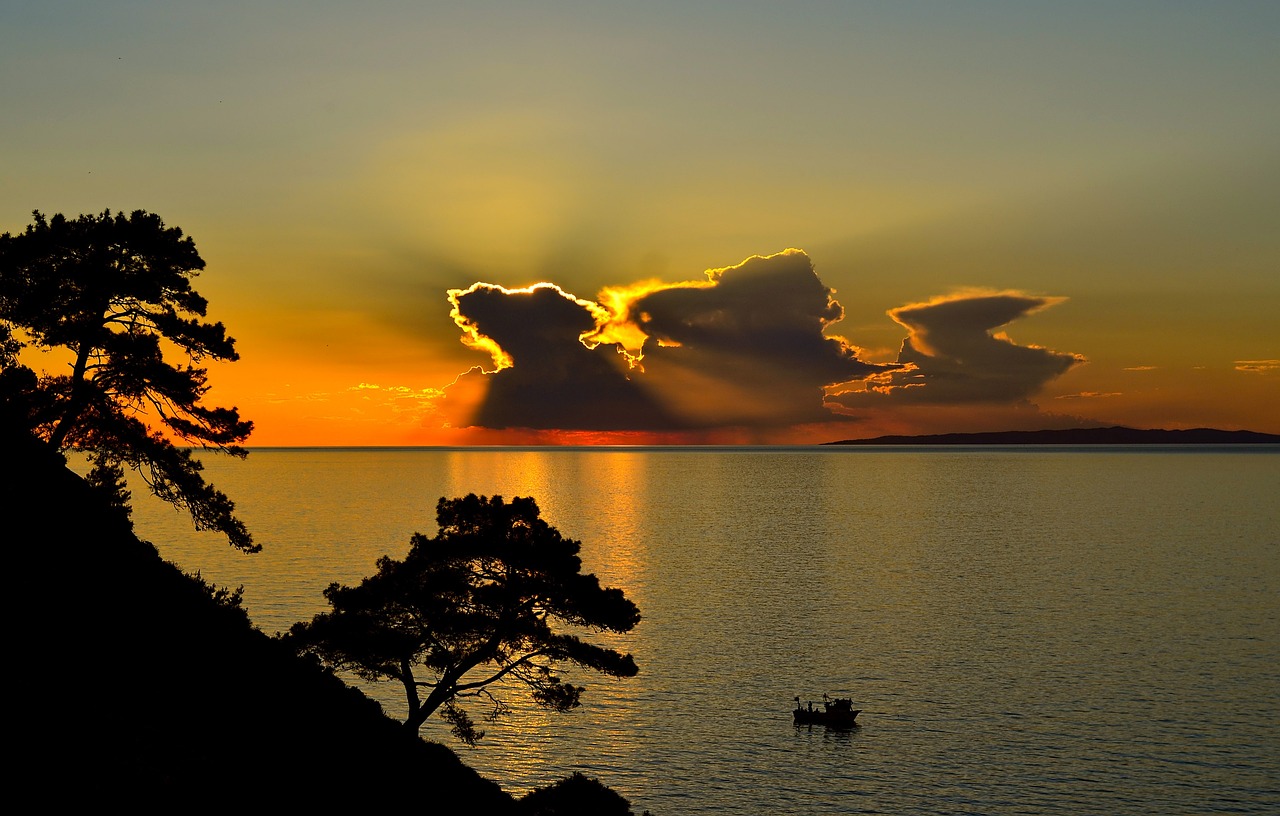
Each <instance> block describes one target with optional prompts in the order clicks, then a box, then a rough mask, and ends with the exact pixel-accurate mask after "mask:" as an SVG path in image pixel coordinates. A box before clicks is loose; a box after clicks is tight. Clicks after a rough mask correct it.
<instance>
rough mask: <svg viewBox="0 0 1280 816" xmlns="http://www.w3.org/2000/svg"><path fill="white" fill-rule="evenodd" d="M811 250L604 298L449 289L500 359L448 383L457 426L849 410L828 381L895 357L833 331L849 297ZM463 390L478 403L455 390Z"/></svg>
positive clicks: (608, 292)
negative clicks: (829, 283)
mask: <svg viewBox="0 0 1280 816" xmlns="http://www.w3.org/2000/svg"><path fill="white" fill-rule="evenodd" d="M833 295H834V290H831V289H829V288H827V287H826V286H825V285H823V283H822V281H821V280H819V278H818V276H817V274H816V273H815V272H814V269H813V265H812V263H811V262H810V260H809V258H808V256H807V255H805V253H804V252H802V251H800V250H796V249H789V250H786V251H785V252H781V253H778V254H776V255H769V256H753V257H751V258H748V259H747V260H745V261H743V262H742V263H740V264H737V265H735V266H730V267H724V268H719V269H712V270H709V271H707V273H706V278H705V280H701V281H687V282H681V283H667V284H664V283H659V282H656V281H642V282H639V283H635V284H631V285H629V286H618V287H609V288H606V289H604V290H603V291H602V292H601V294H600V295H599V298H600V302H593V301H588V300H584V299H582V298H578V297H576V296H574V295H572V294H569V293H567V292H565V291H564V290H562V289H561V288H560V287H558V286H556V285H554V284H549V283H542V284H538V285H536V286H532V287H527V288H525V289H506V288H504V287H501V286H496V285H493V284H487V283H477V284H474V285H472V286H471V287H469V288H467V289H461V290H450V292H449V300H450V302H451V304H452V305H453V310H452V312H451V314H452V316H453V319H454V321H455V322H456V323H457V325H458V326H459V327H460V328H462V329H463V332H464V335H463V342H464V343H465V344H467V345H468V346H470V347H471V348H474V349H477V350H480V351H484V352H485V353H487V354H489V355H490V358H491V359H492V360H493V362H494V369H493V370H492V371H489V372H483V371H479V370H472V371H471V372H468V373H467V374H464V375H462V376H461V377H459V378H458V380H456V381H455V382H454V383H453V384H452V385H450V386H448V387H447V388H446V389H445V395H446V396H445V399H444V400H443V401H442V403H443V405H445V406H446V410H445V414H446V416H448V418H449V419H448V421H449V423H450V424H451V425H453V426H454V427H476V426H478V427H487V428H534V429H559V430H576V431H595V430H611V431H636V430H639V431H691V430H696V429H708V428H717V427H725V426H732V427H751V428H763V427H782V426H788V425H793V424H796V423H803V422H822V421H829V420H832V419H837V418H839V417H838V416H837V415H835V414H833V413H832V412H831V410H830V409H829V407H828V406H826V405H824V395H825V390H826V389H827V388H829V387H831V386H833V385H838V384H847V383H850V382H853V381H856V380H860V379H863V378H866V377H868V376H872V375H880V374H884V373H887V372H889V371H892V370H894V369H896V368H898V367H899V366H897V365H896V364H891V365H875V364H871V363H867V362H864V361H862V360H860V359H859V352H860V349H858V348H857V347H855V346H853V345H852V344H850V343H849V342H848V341H847V340H845V339H844V338H842V337H838V336H829V335H827V334H826V333H825V330H826V329H827V327H828V326H830V325H831V324H832V323H835V322H836V321H838V320H840V319H841V318H842V317H843V316H844V310H843V309H842V308H841V306H840V304H839V303H838V302H836V300H835V299H834V297H833ZM455 393H457V394H458V395H459V396H461V395H462V394H464V393H465V394H467V395H468V397H467V401H468V402H469V403H470V407H469V409H468V410H466V411H463V410H462V403H463V400H454V395H455Z"/></svg>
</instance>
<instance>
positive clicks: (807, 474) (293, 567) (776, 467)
mask: <svg viewBox="0 0 1280 816" xmlns="http://www.w3.org/2000/svg"><path fill="white" fill-rule="evenodd" d="M206 461H207V463H208V470H207V472H208V474H209V476H210V479H211V481H213V482H214V483H215V484H217V485H218V486H219V487H221V488H222V489H223V490H224V491H226V492H227V493H228V494H229V495H231V496H232V497H233V498H234V499H235V500H236V501H237V503H238V505H239V508H240V509H241V511H242V513H241V514H242V517H243V518H244V520H245V521H246V523H247V524H248V525H249V526H250V528H251V529H252V531H253V532H254V535H255V536H256V539H257V541H258V542H259V543H261V544H262V545H263V548H264V551H263V552H262V553H261V554H259V555H255V556H244V555H239V554H236V553H235V552H233V551H231V550H230V548H228V547H227V546H226V544H225V543H223V542H222V541H221V540H219V539H218V538H217V537H215V536H212V535H207V534H195V533H193V532H192V531H191V529H190V522H189V521H188V520H187V519H186V518H185V517H184V516H182V515H180V514H178V513H176V512H175V511H173V510H171V509H170V508H169V507H167V506H165V505H159V504H155V503H149V502H143V501H139V502H137V504H138V508H137V509H136V511H135V519H136V524H137V529H138V532H139V534H140V535H141V536H142V537H144V538H149V539H150V540H152V541H153V542H154V543H155V544H156V545H157V546H158V547H159V549H160V551H161V552H162V553H163V554H164V555H165V556H166V557H167V558H170V559H171V560H174V561H176V562H177V563H178V564H179V565H181V566H182V567H184V568H185V569H187V570H189V571H193V572H194V571H197V570H199V571H200V572H201V573H202V574H203V575H204V577H205V578H207V579H209V580H211V581H213V582H215V583H217V584H220V585H228V586H231V587H235V586H239V585H243V586H244V597H245V602H246V606H247V608H248V611H249V613H250V615H251V616H252V617H253V619H254V621H255V622H256V623H257V625H258V626H259V627H260V628H262V629H263V630H264V631H266V632H268V633H273V632H276V631H280V630H284V629H287V628H288V626H289V625H290V624H291V623H293V622H294V621H296V620H302V619H309V618H310V617H311V616H312V615H314V614H315V613H317V612H320V611H323V610H324V609H325V603H324V599H323V598H322V596H321V590H322V589H323V588H324V587H325V586H326V585H328V584H329V583H330V582H332V581H340V582H343V583H355V582H358V581H359V580H360V579H361V578H362V577H364V576H365V575H367V574H369V573H370V572H372V570H373V565H374V561H375V559H376V558H377V557H379V556H381V555H383V554H388V555H392V556H394V557H400V556H403V555H404V553H405V552H406V551H407V549H408V541H409V536H410V534H411V533H413V532H415V531H421V532H424V533H428V534H431V533H434V532H435V529H436V527H435V504H436V501H437V500H438V499H439V498H440V497H442V496H447V497H453V496H461V495H465V494H467V493H479V494H501V495H504V496H507V497H510V496H533V497H534V498H536V499H537V501H538V503H539V506H540V507H541V508H542V510H543V516H544V518H547V519H548V520H549V521H550V522H551V523H552V524H554V525H556V526H557V527H558V528H559V529H560V530H561V532H563V533H565V534H566V535H569V536H571V537H573V538H577V539H580V540H581V541H582V542H583V560H584V562H585V568H586V569H587V570H588V571H592V572H595V573H596V574H598V575H599V576H600V577H601V579H602V581H603V582H604V583H605V584H607V585H612V586H617V587H620V588H622V589H623V590H625V591H626V593H627V595H628V596H630V597H631V598H632V599H633V600H635V602H636V603H637V604H638V605H639V607H640V609H641V612H642V614H643V615H644V620H643V622H642V623H641V624H640V626H639V627H638V628H637V629H636V630H635V631H634V632H633V633H631V634H629V635H627V636H626V637H619V638H615V639H613V641H612V643H613V645H615V646H616V647H617V648H621V649H623V650H629V651H631V652H632V653H633V654H634V655H635V656H636V660H637V663H638V664H639V665H640V668H641V673H640V675H639V676H638V677H635V678H632V679H629V680H624V681H614V680H609V679H606V678H599V677H595V676H580V677H578V678H577V679H578V680H579V681H581V682H582V683H583V684H585V685H586V686H587V687H588V690H587V692H586V694H585V695H584V705H583V706H582V707H581V708H579V709H577V710H576V711H574V712H570V713H568V714H550V713H546V712H543V711H541V710H539V709H537V708H534V707H530V706H528V705H523V706H518V707H517V709H516V711H515V713H514V714H513V715H512V716H511V717H510V718H508V719H505V720H503V721H501V722H500V723H498V724H494V725H489V726H487V728H488V735H487V736H486V737H485V738H484V740H483V741H482V742H481V745H480V747H478V748H476V749H467V748H465V747H463V746H461V745H457V744H456V743H454V742H453V740H452V738H451V737H450V736H449V734H448V733H447V730H446V729H445V727H444V726H443V725H439V724H435V723H433V724H431V725H429V726H428V727H427V728H424V731H423V734H424V736H427V737H429V738H433V739H437V740H439V741H441V742H445V743H446V744H453V745H454V746H455V748H456V749H457V750H458V751H459V753H460V754H461V755H462V757H463V759H464V760H465V761H466V762H468V763H469V764H471V765H473V766H474V767H476V768H477V769H479V770H480V771H481V772H482V773H484V774H486V775H487V776H489V777H491V778H493V779H495V780H497V781H498V782H499V783H500V784H502V785H503V786H504V787H505V788H507V789H508V790H510V791H512V792H513V793H516V794H520V793H523V792H525V791H527V790H529V789H530V788H532V787H534V786H536V785H542V784H546V783H548V782H551V781H553V780H555V779H557V778H559V777H561V776H564V775H566V774H568V773H571V772H573V771H579V770H580V771H583V772H585V773H587V774H588V775H590V776H596V777H598V778H600V779H601V780H602V781H603V782H605V783H606V784H608V785H610V786H612V787H614V788H615V789H617V790H619V791H620V792H621V793H623V794H624V795H625V796H627V797H628V798H629V799H631V801H632V804H633V806H634V807H635V808H636V811H637V812H639V811H640V810H642V809H645V808H647V809H650V810H651V811H652V812H653V813H654V814H655V816H670V815H671V814H771V813H796V814H829V813H888V814H913V813H920V814H925V813H927V814H944V813H946V814H951V813H957V814H958V813H972V814H1013V813H1028V814H1050V813H1070V814H1102V813H1107V814H1153V813H1160V814H1204V813H1277V812H1280V703H1278V701H1280V650H1278V647H1277V644H1278V643H1280V600H1278V599H1280V501H1277V495H1278V494H1277V486H1280V455H1277V454H1274V453H1260V452H1254V453H1247V452H1241V451H1229V450H1208V451H1197V452H1171V451H1134V450H1126V451H1118V450H1110V451H1089V450H1062V449H1057V450H1051V451H1045V450H1026V449H1019V450H1008V449H1004V450H1001V449H988V450H964V451H957V450H955V449H950V450H947V449H925V450H922V449H908V450H883V449H836V450H831V449H820V450H814V449H803V450H775V449H755V450H715V451H706V450H692V451H690V450H665V451H653V450H625V449H623V450H611V449H594V450H581V449H578V450H562V449H550V450H548V449H539V450H518V449H500V450H484V449H471V450H464V451H457V450H421V449H418V450H413V449H409V450H387V449H380V450H332V449H315V450H258V451H255V452H253V453H252V454H251V456H250V457H249V459H248V460H246V461H244V462H240V461H235V460H228V459H223V458H210V459H207V460H206ZM142 492H143V491H141V490H138V489H135V495H140V494H141V493H142ZM369 692H370V693H371V694H372V695H374V696H376V697H377V698H378V699H379V700H380V701H381V702H382V703H383V705H384V708H385V709H386V710H387V711H388V713H390V714H393V715H398V714H400V713H401V712H402V711H403V708H404V705H403V702H402V700H401V698H400V696H399V695H400V694H401V693H402V692H400V690H398V689H397V688H395V687H392V686H390V685H387V686H383V687H379V688H371V689H369ZM823 692H828V693H831V694H833V695H839V696H851V697H853V698H854V700H855V704H856V706H857V707H860V708H862V709H864V713H863V714H862V715H861V716H860V717H859V722H860V723H861V727H859V728H857V729H855V730H853V731H851V732H836V731H827V730H826V729H824V728H821V727H817V728H809V727H796V726H794V725H793V724H792V722H791V714H790V710H791V707H792V705H793V703H792V698H793V697H794V696H796V695H799V696H801V697H804V698H806V699H819V698H820V696H821V694H822V693H823ZM317 716H323V713H322V712H318V713H317Z"/></svg>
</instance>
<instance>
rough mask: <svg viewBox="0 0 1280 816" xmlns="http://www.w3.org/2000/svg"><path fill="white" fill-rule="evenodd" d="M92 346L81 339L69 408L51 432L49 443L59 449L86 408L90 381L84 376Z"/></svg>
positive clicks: (73, 374) (68, 401)
mask: <svg viewBox="0 0 1280 816" xmlns="http://www.w3.org/2000/svg"><path fill="white" fill-rule="evenodd" d="M92 348H93V346H92V344H91V343H90V342H89V341H88V340H82V341H80V348H79V351H78V352H77V354H76V365H75V368H74V369H73V370H72V372H71V397H70V398H69V399H68V400H67V409H66V411H64V412H63V414H62V419H60V420H58V424H57V426H56V427H55V428H54V429H53V433H51V434H49V444H50V445H51V446H53V447H54V448H57V449H59V450H61V448H62V443H63V442H65V441H66V439H67V434H69V433H71V429H72V428H74V427H75V424H76V422H77V421H78V420H79V419H80V412H81V411H83V410H84V398H85V389H86V388H88V386H89V381H88V380H86V379H85V378H84V374H85V372H86V371H88V370H89V352H90V350H91V349H92Z"/></svg>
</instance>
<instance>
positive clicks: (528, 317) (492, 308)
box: [444, 283, 678, 430]
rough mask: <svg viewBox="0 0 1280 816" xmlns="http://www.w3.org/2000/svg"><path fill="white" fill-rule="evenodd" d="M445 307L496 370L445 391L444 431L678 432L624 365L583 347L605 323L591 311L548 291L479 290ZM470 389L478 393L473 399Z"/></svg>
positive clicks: (611, 353)
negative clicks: (448, 425) (464, 428)
mask: <svg viewBox="0 0 1280 816" xmlns="http://www.w3.org/2000/svg"><path fill="white" fill-rule="evenodd" d="M449 297H450V300H451V301H452V302H453V305H454V309H453V317H454V321H455V322H457V323H458V325H459V326H461V327H462V328H463V329H464V330H466V332H467V334H466V336H465V340H466V342H468V344H469V345H472V346H474V347H476V348H479V349H483V350H485V351H487V352H489V353H490V354H491V355H492V356H493V360H494V366H495V367H494V370H493V371H492V372H489V373H486V372H484V371H482V370H481V369H478V368H476V369H472V370H471V371H470V372H468V373H466V374H464V375H463V376H462V377H460V378H459V380H458V381H457V382H455V383H454V384H453V385H451V386H449V387H448V388H447V389H445V393H446V399H445V402H444V407H445V408H446V413H447V414H449V415H450V418H451V421H452V423H451V424H454V425H458V426H480V427H486V428H542V429H546V428H557V429H573V430H625V429H632V430H665V429H671V428H673V427H677V425H678V423H677V422H676V421H675V420H674V419H673V418H672V417H671V416H669V415H668V413H667V412H666V411H665V410H664V409H663V408H662V406H660V405H658V404H657V403H655V402H654V400H652V399H651V398H650V397H649V395H648V394H647V393H646V392H645V391H644V390H642V389H641V388H639V387H638V386H637V385H636V384H635V383H634V382H632V381H631V380H630V379H629V378H628V374H629V373H630V363H629V358H628V357H627V355H626V354H624V353H623V352H622V350H621V349H619V348H617V347H616V346H604V345H599V346H596V347H594V348H590V347H588V346H587V345H585V344H584V343H583V342H582V337H583V336H584V335H587V334H590V333H592V332H594V331H595V330H596V329H598V328H599V326H600V324H601V323H602V322H603V321H605V320H607V319H608V313H607V312H605V311H604V310H603V309H601V308H600V307H599V306H597V305H596V304H594V303H591V302H590V301H584V300H580V299H578V298H575V297H574V296H572V295H570V294H568V293H566V292H564V291H563V290H561V289H560V288H559V287H557V286H554V285H551V284H539V285H537V286H533V287H529V288H527V289H515V290H512V289H505V288H503V287H501V286H494V285H491V284H484V283H477V284H475V285H473V286H471V287H470V288H469V289H466V290H453V291H451V292H450V293H449ZM477 388H479V389H481V391H482V393H480V394H478V395H474V390H475V389H477ZM463 394H465V395H468V396H469V397H470V398H467V397H462V396H460V395H463ZM472 395H474V396H472ZM451 399H452V402H450V400H451Z"/></svg>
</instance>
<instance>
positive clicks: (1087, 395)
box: [1054, 391, 1123, 400]
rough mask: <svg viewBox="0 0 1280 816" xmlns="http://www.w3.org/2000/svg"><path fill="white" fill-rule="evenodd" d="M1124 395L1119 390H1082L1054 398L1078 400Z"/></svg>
mask: <svg viewBox="0 0 1280 816" xmlns="http://www.w3.org/2000/svg"><path fill="white" fill-rule="evenodd" d="M1119 396H1123V395H1122V394H1121V393H1120V392H1119V391H1081V392H1080V393H1078V394H1059V395H1058V396H1056V397H1054V399H1060V400H1076V399H1103V398H1104V397H1119Z"/></svg>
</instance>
